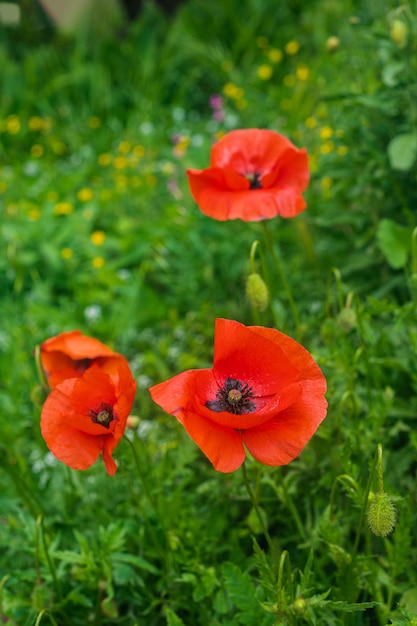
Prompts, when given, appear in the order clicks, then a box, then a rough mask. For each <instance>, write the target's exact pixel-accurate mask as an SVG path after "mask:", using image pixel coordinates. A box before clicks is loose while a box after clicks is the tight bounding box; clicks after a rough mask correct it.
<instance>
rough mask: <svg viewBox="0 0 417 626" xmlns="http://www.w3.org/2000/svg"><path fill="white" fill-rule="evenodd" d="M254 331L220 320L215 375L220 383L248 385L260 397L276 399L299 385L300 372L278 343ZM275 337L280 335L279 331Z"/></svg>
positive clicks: (235, 323)
mask: <svg viewBox="0 0 417 626" xmlns="http://www.w3.org/2000/svg"><path fill="white" fill-rule="evenodd" d="M252 329H253V327H250V326H249V327H248V326H245V325H244V324H240V323H239V322H236V321H234V320H226V319H216V325H215V331H214V365H213V369H214V374H215V376H216V378H217V379H218V380H219V381H224V380H225V379H226V378H234V379H237V380H240V381H242V382H244V383H248V384H249V385H250V386H251V387H252V389H253V392H254V393H255V396H257V397H262V396H272V395H274V394H276V393H279V392H280V390H283V389H285V387H287V386H288V385H290V384H292V383H295V382H297V381H298V379H299V370H298V368H297V367H294V365H293V363H292V362H291V360H290V359H289V358H288V357H287V356H286V355H285V354H284V352H283V351H282V350H281V348H280V346H279V342H278V341H277V340H275V341H271V340H270V339H269V337H268V336H265V335H262V334H261V333H258V332H256V331H253V330H252ZM270 330H271V329H270ZM271 333H277V334H278V335H280V333H278V331H276V330H271ZM294 343H295V342H294Z"/></svg>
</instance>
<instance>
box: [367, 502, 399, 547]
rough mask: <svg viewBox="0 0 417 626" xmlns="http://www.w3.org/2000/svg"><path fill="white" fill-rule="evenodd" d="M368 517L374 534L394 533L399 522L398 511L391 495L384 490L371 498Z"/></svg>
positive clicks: (379, 535)
mask: <svg viewBox="0 0 417 626" xmlns="http://www.w3.org/2000/svg"><path fill="white" fill-rule="evenodd" d="M367 517H368V525H369V528H370V530H371V532H373V533H374V535H377V536H378V537H386V536H387V535H389V534H390V533H392V531H393V530H394V528H395V525H396V523H397V511H396V508H395V505H394V502H393V500H392V498H391V496H389V495H388V494H387V493H384V492H380V493H377V494H375V495H374V496H373V497H372V499H370V502H369V506H368V514H367Z"/></svg>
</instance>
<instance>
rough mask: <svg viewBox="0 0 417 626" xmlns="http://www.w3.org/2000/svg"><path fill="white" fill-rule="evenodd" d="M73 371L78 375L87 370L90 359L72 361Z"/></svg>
mask: <svg viewBox="0 0 417 626" xmlns="http://www.w3.org/2000/svg"><path fill="white" fill-rule="evenodd" d="M72 362H73V364H74V369H75V371H76V372H78V373H79V374H83V372H85V370H88V368H89V367H90V364H91V359H72Z"/></svg>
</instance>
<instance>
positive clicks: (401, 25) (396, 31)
mask: <svg viewBox="0 0 417 626" xmlns="http://www.w3.org/2000/svg"><path fill="white" fill-rule="evenodd" d="M390 36H391V40H392V41H393V42H394V43H395V45H396V46H398V47H399V48H404V46H405V45H406V44H407V41H408V27H407V24H406V23H405V22H403V20H399V19H395V20H393V21H392V24H391V29H390Z"/></svg>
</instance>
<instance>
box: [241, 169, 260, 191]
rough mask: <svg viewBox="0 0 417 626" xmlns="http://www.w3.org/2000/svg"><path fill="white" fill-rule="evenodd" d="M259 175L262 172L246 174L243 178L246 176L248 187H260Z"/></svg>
mask: <svg viewBox="0 0 417 626" xmlns="http://www.w3.org/2000/svg"><path fill="white" fill-rule="evenodd" d="M261 176H262V174H261V173H260V172H254V173H253V174H246V176H245V178H247V179H248V181H249V183H250V187H249V189H262V181H261Z"/></svg>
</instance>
